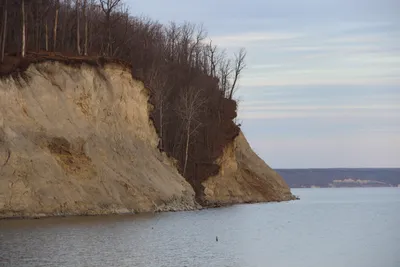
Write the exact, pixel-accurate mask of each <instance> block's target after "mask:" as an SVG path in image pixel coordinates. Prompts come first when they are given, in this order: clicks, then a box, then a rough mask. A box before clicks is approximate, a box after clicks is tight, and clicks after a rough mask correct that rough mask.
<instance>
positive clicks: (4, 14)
mask: <svg viewBox="0 0 400 267" xmlns="http://www.w3.org/2000/svg"><path fill="white" fill-rule="evenodd" d="M3 8H4V12H3V34H2V35H1V36H2V38H1V62H2V63H3V62H4V51H5V47H6V38H7V0H5V3H4V7H3Z"/></svg>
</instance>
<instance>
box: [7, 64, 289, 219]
mask: <svg viewBox="0 0 400 267" xmlns="http://www.w3.org/2000/svg"><path fill="white" fill-rule="evenodd" d="M94 62H96V60H95V61H94ZM94 62H91V61H88V62H87V61H85V60H82V59H75V60H71V61H70V60H67V61H63V60H60V59H57V60H49V59H45V60H37V61H35V62H34V63H32V62H30V64H25V65H24V68H20V70H19V71H20V72H19V73H11V72H10V73H9V74H7V75H5V76H3V77H2V78H1V79H0V218H8V217H41V216H57V215H86V214H88V215H94V214H110V213H132V212H153V211H171V210H193V209H197V208H200V205H199V204H197V202H196V200H195V199H196V198H195V190H194V189H196V190H197V191H199V190H200V191H201V193H202V195H203V196H202V197H203V198H204V200H205V204H210V205H213V204H234V203H243V202H261V201H284V200H290V199H292V195H291V193H290V190H289V188H288V186H287V185H286V183H285V182H284V181H283V179H282V178H281V177H280V176H279V175H278V174H276V173H275V172H274V171H273V170H271V169H270V168H269V167H268V166H267V165H266V164H265V163H264V162H263V161H262V160H261V159H260V158H259V157H258V156H257V155H256V154H255V153H254V152H253V151H252V149H251V147H250V145H249V144H248V143H247V141H246V139H245V137H244V136H243V134H242V133H240V134H239V135H238V136H237V137H236V138H235V139H234V141H233V142H231V143H229V144H228V145H226V146H225V148H224V151H223V153H222V156H221V157H220V158H219V159H218V160H217V161H216V162H215V165H216V166H218V167H219V172H216V173H218V174H217V175H214V176H211V177H209V178H206V179H204V181H203V182H202V184H201V186H200V187H196V186H194V187H195V188H194V189H193V188H192V186H191V185H190V184H189V183H188V182H187V181H186V180H185V178H184V177H182V176H181V175H180V174H179V172H178V170H177V164H178V163H177V161H176V160H172V159H171V158H169V157H167V156H166V154H165V153H161V152H160V151H159V148H158V144H159V137H158V135H157V133H156V130H155V128H154V127H153V123H152V121H151V120H150V119H149V115H150V113H151V111H152V108H153V107H152V106H151V105H150V104H149V97H150V96H149V90H147V89H146V88H145V87H144V85H143V83H142V82H140V81H138V80H136V79H134V78H133V77H132V74H131V69H130V67H129V66H125V65H124V64H121V63H116V62H114V63H113V62H109V63H105V62H102V63H100V64H98V63H99V62H97V63H96V64H94ZM203 190H204V194H203Z"/></svg>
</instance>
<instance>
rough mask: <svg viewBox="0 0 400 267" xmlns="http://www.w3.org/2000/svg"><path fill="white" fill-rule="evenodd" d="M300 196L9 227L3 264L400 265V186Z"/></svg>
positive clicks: (4, 225)
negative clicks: (217, 239)
mask: <svg viewBox="0 0 400 267" xmlns="http://www.w3.org/2000/svg"><path fill="white" fill-rule="evenodd" d="M293 192H294V194H296V195H299V196H300V197H301V200H299V201H293V202H288V203H273V204H254V205H238V206H233V207H228V208H221V209H210V210H203V211H197V212H179V213H164V214H156V215H138V216H108V217H74V218H55V219H42V220H3V221H0V266H190V267H193V266H218V267H220V266H232V267H233V266H238V267H256V266H260V267H261V266H262V267H268V266H272V267H278V266H284V267H287V266H295V267H346V266H349V267H399V266H400V229H399V228H400V188H370V189H366V188H360V189H297V190H296V189H295V190H293ZM216 236H218V237H219V241H218V242H216V241H215V237H216Z"/></svg>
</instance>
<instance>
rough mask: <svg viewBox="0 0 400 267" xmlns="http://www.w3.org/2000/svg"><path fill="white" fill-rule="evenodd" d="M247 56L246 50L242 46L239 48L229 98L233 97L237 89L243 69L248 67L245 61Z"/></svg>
mask: <svg viewBox="0 0 400 267" xmlns="http://www.w3.org/2000/svg"><path fill="white" fill-rule="evenodd" d="M245 58H246V50H245V49H244V48H241V49H240V50H239V53H237V54H235V70H234V76H233V83H232V87H231V90H230V92H229V99H232V96H233V94H234V93H235V91H236V89H237V86H236V84H237V81H238V79H239V77H240V74H241V72H242V70H243V69H244V68H245V67H246V63H245V62H244V60H245Z"/></svg>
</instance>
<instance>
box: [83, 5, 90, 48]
mask: <svg viewBox="0 0 400 267" xmlns="http://www.w3.org/2000/svg"><path fill="white" fill-rule="evenodd" d="M83 18H84V20H85V41H84V45H83V54H84V55H85V56H87V55H88V30H89V25H88V15H87V0H83Z"/></svg>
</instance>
